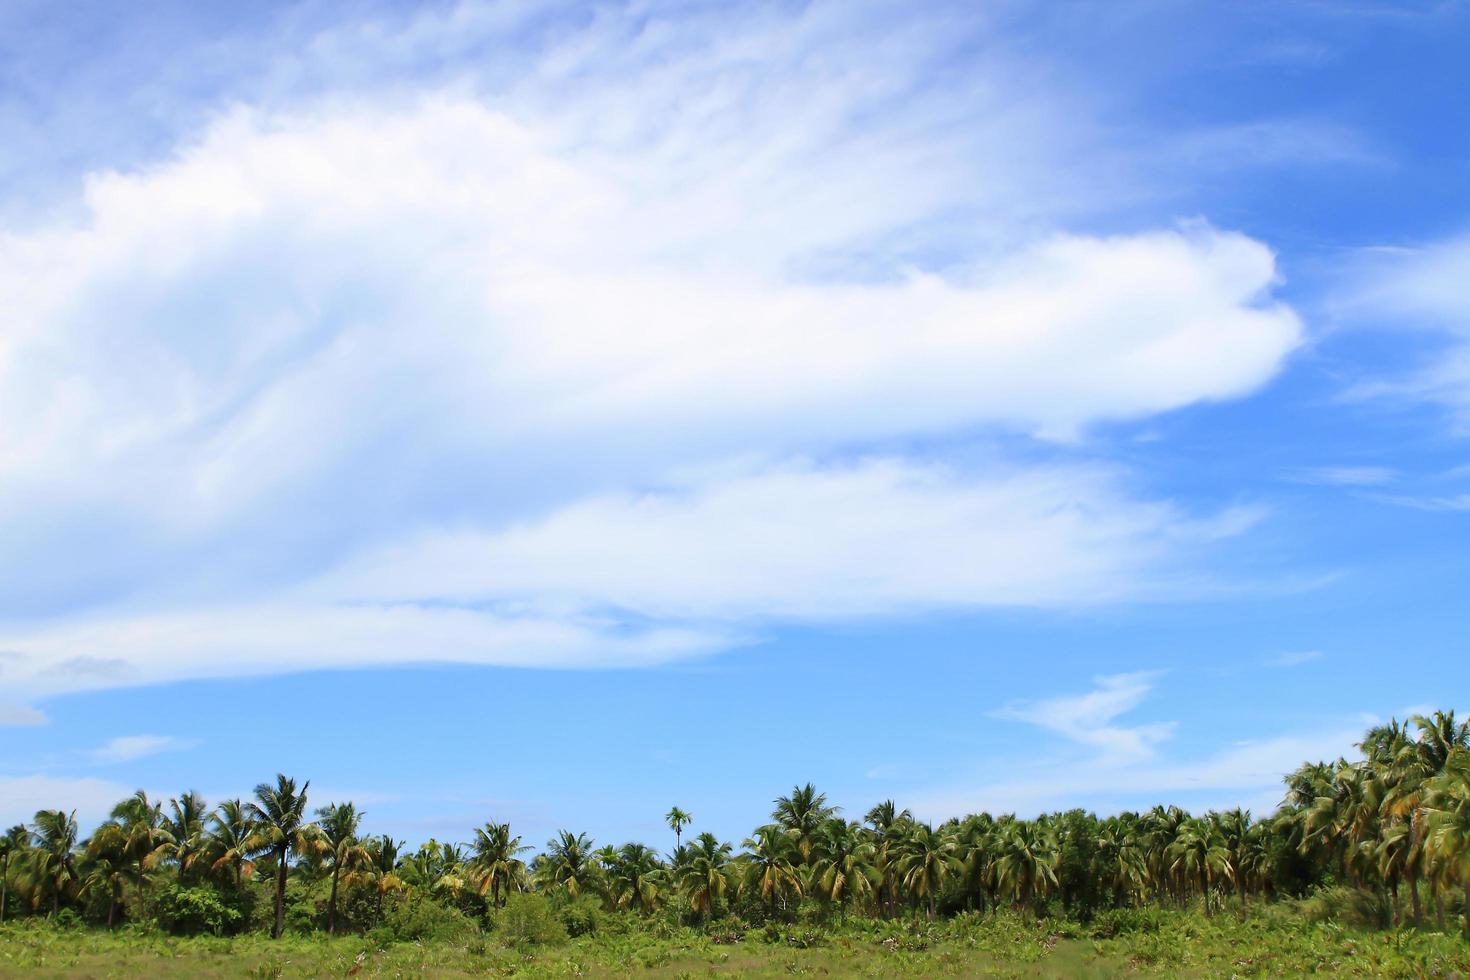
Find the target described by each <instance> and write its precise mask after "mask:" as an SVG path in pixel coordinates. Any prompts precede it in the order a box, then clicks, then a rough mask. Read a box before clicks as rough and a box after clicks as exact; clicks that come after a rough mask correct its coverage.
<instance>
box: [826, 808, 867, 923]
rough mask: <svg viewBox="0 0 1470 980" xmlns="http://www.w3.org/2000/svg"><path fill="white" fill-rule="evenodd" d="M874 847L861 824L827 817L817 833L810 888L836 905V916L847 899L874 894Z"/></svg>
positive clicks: (841, 911) (843, 913) (840, 915)
mask: <svg viewBox="0 0 1470 980" xmlns="http://www.w3.org/2000/svg"><path fill="white" fill-rule="evenodd" d="M875 850H876V849H875V847H874V845H873V842H872V841H870V840H868V839H867V836H866V834H865V833H864V832H863V829H862V827H860V826H859V825H858V824H855V823H849V822H848V821H846V820H839V819H832V820H828V821H827V822H826V823H825V824H823V825H822V828H821V829H820V830H819V831H818V832H817V842H816V848H815V853H816V858H815V859H814V860H813V862H812V876H811V880H812V887H811V890H812V891H815V892H816V893H817V894H819V895H820V896H821V897H822V900H823V901H825V902H831V903H832V904H834V905H836V906H837V909H838V915H839V917H845V916H846V914H847V906H848V904H850V902H852V901H862V900H863V899H865V898H868V897H869V896H871V895H872V894H873V887H874V885H873V882H874V879H875V878H876V877H877V874H876V872H875V871H874V869H873V863H872V861H873V855H874V853H875Z"/></svg>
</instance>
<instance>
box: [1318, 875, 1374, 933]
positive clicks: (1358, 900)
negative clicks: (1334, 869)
mask: <svg viewBox="0 0 1470 980" xmlns="http://www.w3.org/2000/svg"><path fill="white" fill-rule="evenodd" d="M1302 912H1303V913H1304V914H1305V915H1306V917H1307V918H1308V919H1309V920H1310V921H1312V922H1338V923H1342V924H1343V925H1349V926H1355V927H1357V928H1359V929H1386V928H1387V927H1388V925H1389V923H1390V921H1391V920H1392V918H1393V915H1392V909H1391V908H1390V906H1389V903H1388V896H1387V895H1383V894H1379V893H1376V892H1370V891H1368V890H1367V889H1363V888H1347V887H1344V886H1341V885H1338V886H1334V887H1331V888H1320V889H1318V890H1317V891H1316V892H1315V893H1314V894H1313V895H1312V896H1311V897H1310V898H1308V899H1307V900H1306V901H1304V902H1303V903H1302Z"/></svg>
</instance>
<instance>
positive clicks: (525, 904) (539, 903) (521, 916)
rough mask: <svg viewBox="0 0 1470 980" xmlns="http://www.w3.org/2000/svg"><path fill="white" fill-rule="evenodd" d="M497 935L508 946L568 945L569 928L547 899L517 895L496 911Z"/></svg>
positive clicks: (526, 894)
mask: <svg viewBox="0 0 1470 980" xmlns="http://www.w3.org/2000/svg"><path fill="white" fill-rule="evenodd" d="M491 923H492V926H493V928H494V930H495V932H496V934H497V935H499V936H500V937H501V940H502V941H503V942H504V943H505V944H506V945H507V946H521V945H532V946H545V945H551V944H553V943H561V942H565V941H566V938H567V927H566V926H565V925H564V924H563V923H562V920H561V918H560V917H559V916H558V915H557V910H556V908H555V906H553V905H552V904H551V901H550V900H549V899H547V898H546V897H545V896H544V895H535V894H531V893H529V892H517V893H515V894H513V895H511V896H510V897H509V898H507V899H506V901H505V907H504V908H501V909H497V910H496V911H495V913H494V916H493V917H492V919H491Z"/></svg>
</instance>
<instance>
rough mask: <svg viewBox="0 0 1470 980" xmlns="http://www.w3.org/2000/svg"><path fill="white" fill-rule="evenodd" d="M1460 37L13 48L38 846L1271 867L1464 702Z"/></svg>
mask: <svg viewBox="0 0 1470 980" xmlns="http://www.w3.org/2000/svg"><path fill="white" fill-rule="evenodd" d="M1467 42H1470V10H1467V8H1466V7H1465V6H1464V5H1462V4H1457V3H1403V4H1376V3H1331V4H1328V3H1320V4H1319V3H1296V4H1280V3H1270V4H1267V3H1261V4H1254V3H1244V4H1242V3H1232V4H1193V5H1187V7H1186V6H1184V5H1174V4H1154V3H1131V2H1124V3H1113V4H1106V5H1091V4H1026V3H997V4H990V5H978V4H954V5H944V4H934V5H928V6H927V7H926V8H925V10H924V12H923V13H922V15H915V13H914V11H913V10H912V9H911V7H909V6H907V5H900V4H855V3H846V2H844V3H827V4H762V5H754V4H752V5H744V6H741V7H739V8H735V7H732V6H729V5H720V4H693V3H691V4H663V3H629V4H603V5H596V6H588V5H582V4H544V3H535V4H529V3H528V4H518V3H501V4H480V3H461V4H454V5H451V4H428V5H415V6H413V7H408V6H402V7H400V6H396V5H393V4H366V5H365V4H353V5H337V4H325V3H305V4H278V5H256V6H254V7H252V8H251V9H250V10H249V12H248V13H247V12H244V8H238V7H232V6H227V5H199V4H169V3H151V4H139V5H130V6H129V7H128V8H127V9H126V10H124V9H123V8H120V7H118V6H116V5H112V4H101V3H99V4H95V5H90V6H89V5H69V6H68V8H67V9H66V10H65V11H61V10H59V9H57V8H56V7H55V6H54V5H50V4H41V3H12V4H8V5H6V7H5V8H4V10H3V12H0V132H3V133H4V134H5V138H4V139H3V140H0V308H3V309H5V310H6V315H5V317H4V318H3V321H0V747H3V752H0V820H3V821H5V822H7V823H9V822H13V821H16V820H22V819H27V818H28V817H29V816H30V814H31V813H33V812H34V811H35V810H36V809H37V808H39V807H42V806H47V807H51V806H63V807H66V808H72V807H75V808H76V809H77V810H78V811H79V817H81V818H83V819H84V820H95V819H96V818H97V817H98V816H99V815H100V814H101V813H103V812H104V811H105V810H106V809H107V807H108V806H109V805H110V803H111V802H112V801H113V800H115V799H117V798H119V797H121V796H123V795H126V794H127V793H129V792H131V791H132V790H133V789H135V788H138V787H143V788H146V789H147V790H149V792H150V793H155V794H159V795H165V796H166V795H169V794H174V793H177V792H179V791H182V790H183V789H186V788H192V789H196V790H199V791H201V792H203V793H204V794H205V795H206V796H207V797H208V798H210V799H211V800H217V799H219V798H221V797H222V796H225V795H243V794H246V793H248V791H249V789H250V787H251V786H253V785H254V784H255V783H256V782H258V781H260V780H262V779H265V778H268V777H270V776H271V775H272V774H274V773H275V772H277V771H279V770H284V771H286V772H288V773H291V774H295V775H297V776H298V777H300V778H310V779H311V780H312V785H313V791H314V796H313V799H314V801H315V802H318V803H326V802H328V801H329V800H331V799H342V798H348V797H350V798H353V799H355V800H357V801H358V802H359V803H360V804H361V805H362V806H363V808H364V809H366V810H367V812H368V814H369V821H368V822H369V824H370V825H371V826H372V828H373V829H374V830H383V831H391V832H394V833H396V834H398V835H400V836H404V837H408V838H410V839H411V840H419V839H423V838H425V837H428V836H430V835H433V836H437V837H439V838H441V839H451V840H455V839H463V838H465V837H467V836H468V834H469V832H470V829H471V828H472V827H473V826H475V825H477V824H479V823H482V822H484V821H485V820H487V819H490V818H492V817H493V818H495V819H498V820H504V819H509V820H510V821H511V822H512V823H513V825H514V826H515V827H516V829H517V830H518V831H520V832H523V833H524V834H525V835H526V837H527V839H528V840H531V841H536V842H539V841H541V840H544V839H545V838H546V837H547V836H549V835H550V834H551V833H552V832H553V831H554V830H556V829H558V828H560V827H570V828H572V829H576V830H585V831H587V832H589V833H591V834H592V835H593V836H594V837H596V838H598V839H599V840H604V841H608V840H614V841H621V840H626V839H641V840H645V841H648V842H650V843H655V844H663V843H667V841H666V840H665V838H666V837H667V831H666V830H665V829H664V828H663V826H662V822H661V814H662V813H663V812H664V811H665V810H667V809H668V807H669V806H670V805H672V804H678V805H680V806H682V807H684V808H685V809H688V810H691V811H693V812H694V813H695V815H696V817H697V820H696V828H697V829H710V830H714V831H716V832H717V833H719V834H721V835H722V836H725V837H733V838H737V839H738V837H739V836H741V835H743V834H744V833H745V832H746V831H747V830H748V829H749V828H750V827H752V826H753V825H755V824H756V823H758V822H759V821H760V820H762V819H763V817H764V815H765V813H766V811H767V809H768V804H767V802H766V801H769V800H771V799H772V798H773V797H774V796H776V795H777V794H779V793H782V792H784V791H786V790H787V789H788V788H789V787H790V786H791V785H792V784H793V783H796V782H805V781H807V780H812V781H815V782H816V783H817V784H818V785H819V786H820V787H822V788H823V789H825V790H826V791H828V792H829V794H830V795H831V796H832V798H833V799H834V800H835V801H836V802H838V803H840V804H842V805H843V806H844V807H845V808H846V810H847V812H849V813H852V814H860V813H861V811H862V810H864V809H866V808H867V807H868V806H869V805H871V804H872V803H873V802H876V801H877V800H880V799H883V798H886V797H890V796H891V797H893V798H894V799H896V800H898V801H899V802H900V803H902V804H904V805H908V806H910V807H912V808H914V809H915V810H916V812H918V813H920V814H921V815H923V816H925V817H931V818H943V817H946V816H950V815H953V814H955V813H959V812H964V811H967V810H971V809H977V808H982V807H983V808H988V809H990V810H992V811H996V812H1003V811H1016V812H1020V813H1023V814H1024V813H1035V812H1038V811H1040V810H1044V809H1050V808H1056V807H1063V806H1070V805H1085V806H1089V807H1094V808H1097V809H1099V810H1103V811H1110V810H1116V809H1119V808H1123V807H1140V806H1147V805H1150V804H1152V803H1154V802H1158V801H1164V800H1167V801H1178V802H1181V803H1184V804H1187V805H1190V806H1194V807H1209V806H1219V805H1227V804H1230V805H1233V804H1241V805H1248V806H1251V807H1253V808H1255V809H1257V810H1258V811H1259V810H1263V809H1269V808H1270V807H1271V806H1272V805H1273V804H1274V802H1275V801H1276V800H1277V799H1278V798H1279V795H1280V793H1279V777H1280V774H1281V773H1282V772H1284V771H1285V770H1287V769H1289V768H1291V767H1293V766H1295V765H1296V764H1297V763H1299V762H1300V761H1303V760H1305V759H1308V758H1311V759H1319V758H1330V757H1335V756H1336V755H1338V754H1342V753H1349V752H1351V751H1352V743H1353V741H1354V739H1355V738H1356V737H1357V735H1359V734H1360V733H1361V731H1362V729H1363V728H1364V726H1365V725H1367V724H1369V723H1370V722H1371V721H1372V720H1374V719H1382V718H1387V717H1389V716H1391V715H1398V716H1403V715H1404V714H1405V713H1407V712H1410V711H1413V710H1419V709H1423V708H1429V707H1455V706H1458V705H1462V704H1463V701H1464V692H1465V690H1466V684H1467V682H1470V666H1467V665H1470V657H1467V656H1466V649H1465V639H1464V638H1465V636H1466V635H1467V627H1470V602H1466V600H1465V590H1466V584H1467V582H1470V574H1467V573H1470V555H1467V549H1466V547H1465V545H1466V543H1467V541H1470V533H1467V527H1470V524H1467V522H1470V300H1467V299H1466V297H1467V295H1470V293H1466V291H1465V290H1464V288H1463V283H1464V282H1465V281H1466V280H1467V278H1470V194H1467V193H1466V192H1467V191H1470V129H1467V127H1466V126H1465V109H1464V106H1463V105H1462V104H1461V103H1462V101H1463V99H1462V98H1461V96H1460V93H1463V92H1464V91H1465V90H1466V86H1467V83H1470V68H1467V66H1466V64H1465V63H1464V59H1463V57H1462V53H1463V51H1464V48H1465V45H1466V43H1467Z"/></svg>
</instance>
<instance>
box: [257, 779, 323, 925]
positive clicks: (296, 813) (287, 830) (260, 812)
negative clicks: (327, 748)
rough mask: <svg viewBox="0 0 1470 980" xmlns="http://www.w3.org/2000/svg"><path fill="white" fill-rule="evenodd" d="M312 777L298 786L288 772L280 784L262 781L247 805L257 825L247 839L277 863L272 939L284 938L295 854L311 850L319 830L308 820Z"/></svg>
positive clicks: (259, 851) (258, 850)
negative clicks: (288, 883) (288, 878)
mask: <svg viewBox="0 0 1470 980" xmlns="http://www.w3.org/2000/svg"><path fill="white" fill-rule="evenodd" d="M309 786H311V780H307V781H306V782H304V783H302V784H301V789H300V791H298V790H297V789H296V780H294V779H290V778H288V777H287V776H286V774H285V773H277V774H276V784H275V785H274V786H272V785H271V784H270V783H261V784H260V785H259V786H256V787H255V802H253V803H250V804H248V805H247V807H248V813H249V815H250V819H251V821H252V822H253V823H254V827H253V828H252V830H251V833H250V837H249V839H248V841H247V842H246V847H247V851H248V852H249V853H251V854H253V855H259V854H269V855H271V856H272V857H274V858H275V862H276V904H275V920H274V922H273V923H272V925H271V938H272V939H280V938H281V933H282V932H284V931H285V926H286V874H287V871H288V866H289V864H290V860H291V855H292V854H302V853H305V852H306V851H309V850H311V849H312V848H313V847H314V846H315V844H316V839H317V829H316V827H315V826H314V825H312V824H311V823H309V822H308V821H307V819H306V790H307V788H308V787H309Z"/></svg>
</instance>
